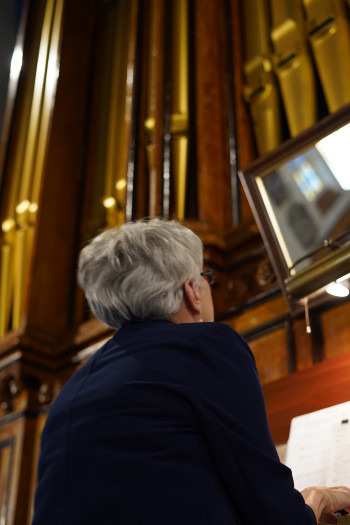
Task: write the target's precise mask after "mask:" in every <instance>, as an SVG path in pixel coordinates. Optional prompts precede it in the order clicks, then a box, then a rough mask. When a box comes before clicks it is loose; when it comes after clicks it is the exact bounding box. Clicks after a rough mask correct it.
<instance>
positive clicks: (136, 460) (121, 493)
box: [33, 219, 350, 525]
mask: <svg viewBox="0 0 350 525" xmlns="http://www.w3.org/2000/svg"><path fill="white" fill-rule="evenodd" d="M202 264H203V247H202V243H201V241H200V239H199V238H198V237H197V236H196V235H195V234H194V233H193V232H191V231H190V230H189V229H187V228H185V227H184V226H181V225H180V224H179V223H177V222H175V221H163V220H159V219H153V220H150V221H140V222H136V223H128V224H124V225H123V226H122V227H121V228H119V229H112V230H108V231H106V232H104V233H102V234H101V235H99V236H98V237H97V238H96V239H94V240H93V241H92V242H91V244H89V245H88V246H86V247H85V248H84V249H83V251H82V253H81V256H80V261H79V274H78V276H79V283H80V285H81V286H82V288H83V289H84V290H85V293H86V297H87V300H88V302H89V305H90V307H91V309H92V311H93V312H94V313H95V315H96V316H97V317H98V318H99V319H101V321H103V322H104V323H105V324H106V325H108V326H110V327H111V328H114V329H115V330H116V333H115V335H114V337H112V339H110V340H109V341H108V342H107V343H106V344H105V345H104V346H103V347H102V348H101V349H100V350H98V352H97V353H96V354H95V355H94V356H93V357H92V358H91V359H90V360H89V361H88V363H87V364H86V365H84V366H83V367H82V368H80V369H79V370H78V371H77V372H76V373H75V374H74V375H73V377H72V378H71V379H70V380H69V381H68V383H67V384H66V386H65V387H64V388H63V390H62V392H61V393H60V395H59V396H58V398H57V400H56V401H55V403H54V405H53V407H52V409H51V412H50V414H49V417H48V420H47V423H46V426H45V430H44V433H43V438H42V450H41V458H40V464H39V484H38V489H37V494H36V502H35V515H34V521H33V524H34V525H48V524H49V525H82V524H84V525H92V524H93V525H97V524H98V525H136V524H141V525H197V524H198V525H204V524H208V525H209V524H212V525H233V524H248V525H249V524H257V523H261V524H269V525H274V524H276V525H277V524H278V525H280V524H283V525H289V524H290V525H301V524H305V525H306V524H310V525H311V524H315V523H316V520H318V519H319V518H320V517H322V518H323V519H324V520H325V519H329V520H330V521H334V515H333V514H331V513H332V512H334V511H336V510H338V509H342V508H345V507H348V506H350V490H349V489H347V488H344V487H340V488H334V489H327V488H323V487H321V488H319V487H318V488H310V489H306V490H305V491H304V493H303V495H302V494H301V493H299V492H298V491H296V490H295V489H294V486H293V478H292V474H291V472H290V470H289V469H288V468H287V467H286V466H284V465H282V464H281V463H280V461H279V458H278V455H277V453H276V449H275V447H274V444H273V442H272V439H271V436H270V433H269V429H268V423H267V419H266V414H265V407H264V400H263V396H262V391H261V387H260V383H259V378H258V374H257V370H256V367H255V363H254V357H253V355H252V353H251V351H250V349H249V348H248V346H247V345H246V343H245V342H244V341H243V340H242V338H241V337H240V336H239V335H238V334H237V333H236V332H235V331H234V330H232V329H231V328H230V327H229V326H227V325H224V324H220V323H214V322H213V318H214V313H213V303H212V298H211V290H210V281H211V279H212V276H213V272H212V271H210V270H207V271H203V267H202Z"/></svg>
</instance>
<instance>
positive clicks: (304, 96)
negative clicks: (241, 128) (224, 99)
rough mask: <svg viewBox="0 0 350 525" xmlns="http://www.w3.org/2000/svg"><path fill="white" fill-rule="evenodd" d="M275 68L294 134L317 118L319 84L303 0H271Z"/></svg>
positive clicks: (291, 131)
mask: <svg viewBox="0 0 350 525" xmlns="http://www.w3.org/2000/svg"><path fill="white" fill-rule="evenodd" d="M270 11H271V15H272V30H271V41H272V46H273V52H274V53H273V62H274V69H275V72H276V74H277V77H278V81H279V86H280V90H281V95H282V99H283V105H284V108H285V111H286V116H287V121H288V126H289V130H290V134H291V135H292V136H296V135H298V134H299V133H300V132H301V131H303V130H304V129H307V128H308V127H310V126H311V125H312V124H314V123H315V122H316V120H317V111H316V106H317V104H316V88H315V79H314V72H313V66H312V62H311V57H310V56H309V53H308V50H307V41H306V35H305V24H304V16H303V11H302V5H301V1H294V2H290V0H270Z"/></svg>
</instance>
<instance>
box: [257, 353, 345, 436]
mask: <svg viewBox="0 0 350 525" xmlns="http://www.w3.org/2000/svg"><path fill="white" fill-rule="evenodd" d="M349 385H350V353H348V354H344V355H341V356H339V357H333V358H331V359H327V360H326V361H323V362H322V363H318V364H315V365H314V366H312V367H311V368H308V369H306V370H302V371H300V372H294V373H292V374H290V375H288V376H286V377H283V378H282V379H278V380H276V381H272V382H271V383H267V384H266V385H263V391H264V396H265V402H266V409H267V416H268V420H269V424H270V430H271V433H272V437H273V439H274V441H275V443H276V444H280V443H285V442H286V441H287V440H288V435H289V428H290V422H291V420H292V418H293V417H296V416H300V415H302V414H307V413H309V412H313V411H315V410H320V409H322V408H326V407H329V406H332V405H336V404H338V403H343V402H345V401H349Z"/></svg>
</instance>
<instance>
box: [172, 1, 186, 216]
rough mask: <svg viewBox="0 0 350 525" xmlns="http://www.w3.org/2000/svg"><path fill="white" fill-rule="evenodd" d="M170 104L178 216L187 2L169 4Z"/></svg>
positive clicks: (182, 188)
mask: <svg viewBox="0 0 350 525" xmlns="http://www.w3.org/2000/svg"><path fill="white" fill-rule="evenodd" d="M172 7H173V12H172V21H173V25H172V78H173V104H172V118H171V132H172V143H173V172H174V177H175V184H176V188H177V195H176V202H177V217H178V218H179V219H180V220H181V219H183V218H184V216H185V200H186V172H187V169H186V168H187V152H188V0H178V1H176V2H173V4H172Z"/></svg>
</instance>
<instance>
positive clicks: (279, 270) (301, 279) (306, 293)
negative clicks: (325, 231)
mask: <svg viewBox="0 0 350 525" xmlns="http://www.w3.org/2000/svg"><path fill="white" fill-rule="evenodd" d="M349 122H350V104H349V105H347V106H344V107H343V108H342V109H340V110H339V111H337V112H336V113H333V114H331V115H329V116H327V117H325V118H324V119H322V120H320V121H319V122H318V123H317V124H315V125H314V126H312V127H310V128H308V129H307V130H306V131H304V132H303V133H301V134H300V135H298V136H297V137H294V138H291V139H289V140H287V141H286V142H284V143H283V144H281V145H280V146H279V147H278V148H276V149H275V150H273V151H271V152H269V153H267V154H265V155H264V156H262V157H260V158H258V159H257V160H255V161H254V162H253V163H252V164H250V165H249V166H248V167H247V168H245V169H241V170H240V171H239V177H240V180H241V183H242V185H243V187H244V190H245V193H246V195H247V198H248V201H249V204H250V206H251V209H252V211H253V215H254V218H255V221H256V223H257V225H258V228H259V230H260V233H261V236H262V238H263V241H264V244H265V247H266V249H267V252H268V255H269V257H270V259H271V264H272V266H273V268H274V271H275V273H276V277H277V279H278V281H279V285H280V287H281V289H282V292H283V294H284V296H285V298H286V300H287V304H288V307H289V310H290V312H291V313H292V314H293V315H297V314H299V313H300V312H303V311H304V308H305V304H304V303H305V299H306V298H307V299H308V303H309V307H310V308H311V307H313V306H316V305H318V304H321V303H324V302H325V301H326V300H327V301H331V300H332V299H331V296H329V295H328V294H325V293H322V292H319V290H321V289H322V288H323V287H324V286H326V285H327V284H328V283H329V282H331V281H333V280H335V279H336V278H338V277H340V276H341V275H344V274H345V273H348V272H349V269H350V244H349V245H345V246H342V247H341V248H339V249H337V250H334V251H332V252H329V251H327V249H326V247H325V255H324V256H323V257H322V258H320V259H319V260H317V262H315V263H312V264H310V265H309V266H307V267H306V268H303V269H302V270H299V271H298V270H295V272H293V273H292V274H291V272H290V270H289V268H288V265H287V263H286V260H285V258H284V255H283V252H282V249H281V247H280V243H279V241H278V237H277V235H276V232H275V230H274V227H273V224H272V222H271V220H270V217H269V214H268V210H267V208H266V206H265V203H264V200H263V197H262V195H261V193H260V190H259V187H258V184H257V178H258V177H261V176H263V175H265V174H267V173H269V172H271V171H273V170H275V169H277V168H278V167H279V166H280V165H281V164H282V163H283V162H285V161H286V160H289V159H292V158H294V157H295V156H297V155H299V154H301V153H303V152H304V151H305V150H307V149H309V148H311V147H312V146H313V145H314V144H315V143H316V142H317V141H318V140H320V139H322V138H324V137H325V136H327V135H328V134H330V133H331V132H333V131H335V130H336V129H338V128H340V127H341V126H343V125H344V124H346V123H349ZM344 269H347V271H344Z"/></svg>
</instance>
